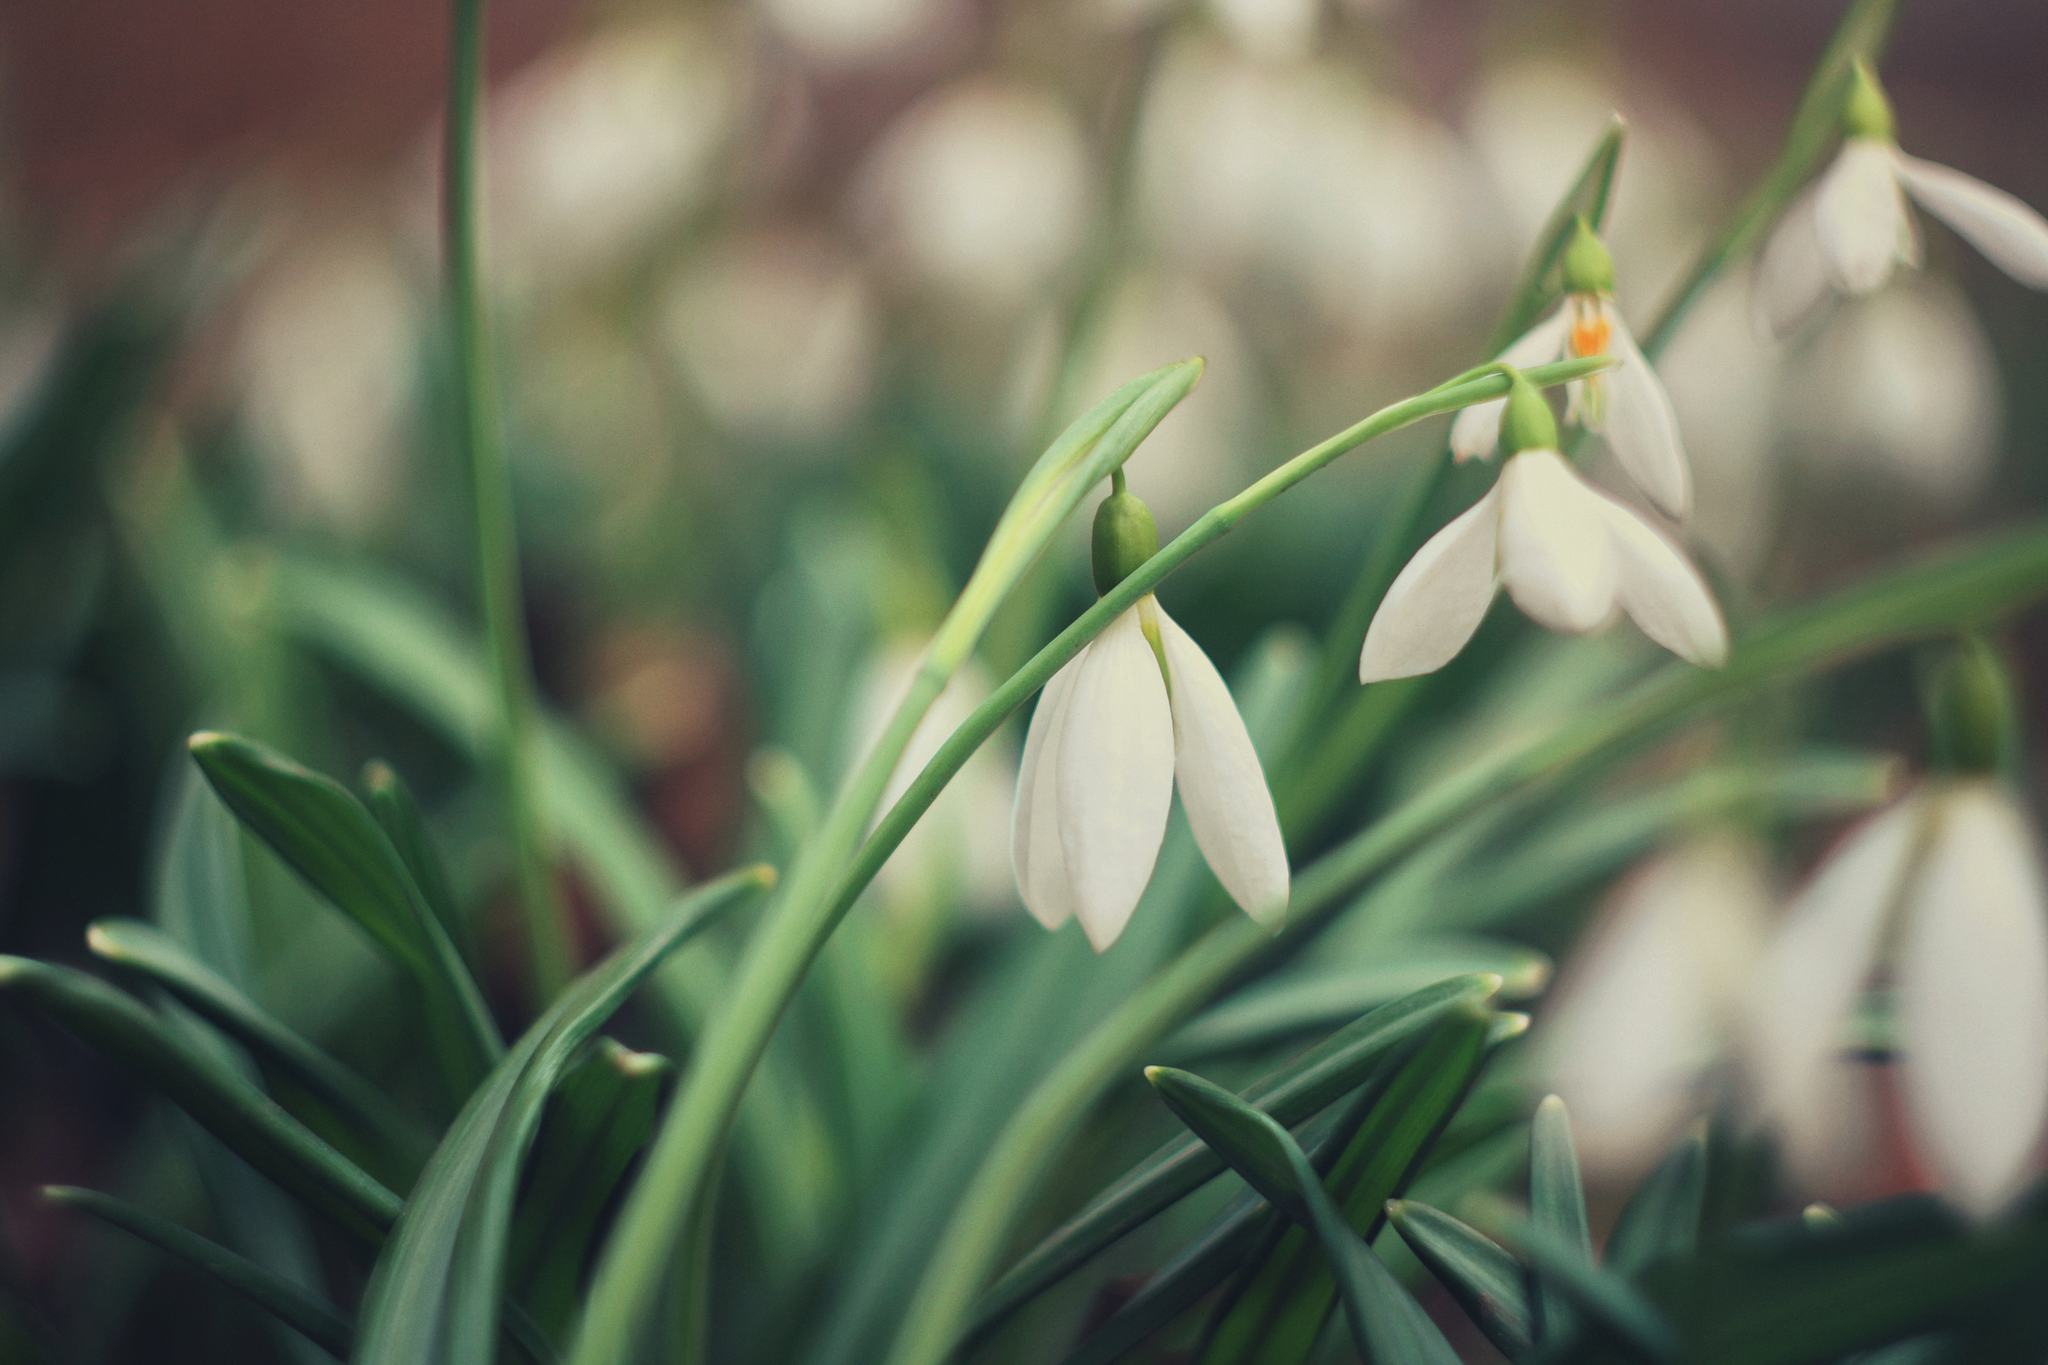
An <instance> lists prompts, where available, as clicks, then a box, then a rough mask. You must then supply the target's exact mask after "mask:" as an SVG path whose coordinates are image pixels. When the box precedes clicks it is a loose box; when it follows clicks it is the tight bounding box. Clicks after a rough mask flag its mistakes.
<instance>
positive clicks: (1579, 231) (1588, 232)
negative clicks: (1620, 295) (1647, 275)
mask: <svg viewBox="0 0 2048 1365" xmlns="http://www.w3.org/2000/svg"><path fill="white" fill-rule="evenodd" d="M1564 287H1565V292H1566V293H1570V294H1612V293H1613V292H1614V257H1613V256H1612V255H1610V254H1609V253H1608V250H1607V243H1605V242H1603V241H1601V240H1600V234H1598V233H1597V232H1595V231H1593V225H1592V224H1591V223H1589V222H1587V221H1586V219H1585V215H1583V214H1581V215H1580V216H1579V218H1578V221H1577V222H1576V223H1575V224H1574V225H1573V227H1572V240H1571V242H1570V243H1569V244H1568V245H1566V247H1565V249H1564Z"/></svg>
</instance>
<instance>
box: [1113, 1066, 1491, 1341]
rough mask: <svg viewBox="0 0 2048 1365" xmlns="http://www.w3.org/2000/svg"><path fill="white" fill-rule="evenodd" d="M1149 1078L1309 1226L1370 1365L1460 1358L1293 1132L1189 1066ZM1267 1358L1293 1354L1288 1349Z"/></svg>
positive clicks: (1262, 1189) (1240, 1169)
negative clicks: (1355, 1225)
mask: <svg viewBox="0 0 2048 1365" xmlns="http://www.w3.org/2000/svg"><path fill="white" fill-rule="evenodd" d="M1145 1078H1146V1079H1147V1080H1149V1081H1151V1082H1152V1085H1153V1088H1154V1089H1156V1090H1158V1092H1159V1096H1160V1098H1161V1099H1163V1100H1165V1101H1166V1103H1167V1105H1168V1107H1169V1108H1171V1109H1172V1110H1173V1112H1174V1113H1175V1115H1176V1116H1178V1117H1179V1118H1180V1120H1181V1121H1182V1122H1183V1123H1185V1124H1187V1125H1188V1127H1189V1129H1190V1130H1191V1131H1192V1132H1193V1133H1194V1134H1195V1135H1196V1136H1197V1137H1199V1138H1201V1139H1202V1141H1204V1142H1206V1143H1208V1144H1209V1145H1210V1146H1211V1147H1212V1148H1214V1149H1215V1151H1216V1153H1217V1155H1219V1156H1221V1157H1222V1158H1223V1159H1224V1160H1225V1161H1227V1162H1229V1163H1230V1166H1231V1168H1232V1169H1233V1170H1235V1171H1236V1172H1237V1173H1238V1174H1239V1175H1241V1176H1243V1177H1244V1178H1245V1181H1246V1183H1248V1184H1250V1185H1251V1187H1252V1188H1253V1189H1255V1190H1257V1191H1258V1192H1259V1193H1260V1194H1262V1195H1264V1196H1265V1198H1266V1200H1267V1202H1269V1203H1270V1204H1272V1205H1273V1206H1274V1207H1275V1208H1278V1209H1280V1210H1281V1211H1283V1212H1284V1213H1286V1214H1287V1216H1288V1217H1289V1218H1292V1219H1293V1220H1294V1221H1295V1222H1297V1223H1299V1224H1302V1225H1303V1226H1304V1227H1306V1228H1308V1229H1309V1230H1310V1231H1311V1232H1312V1233H1313V1234H1314V1236H1315V1239H1316V1241H1317V1242H1318V1243H1319V1244H1320V1246H1321V1247H1322V1250H1323V1254H1324V1256H1325V1257H1326V1258H1327V1260H1328V1263H1329V1267H1330V1271H1331V1273H1332V1275H1333V1277H1334V1278H1335V1280H1336V1283H1337V1285H1338V1289H1339V1295H1340V1297H1341V1298H1342V1299H1343V1302H1344V1310H1345V1316H1346V1317H1347V1318H1348V1319H1349V1321H1350V1323H1351V1330H1352V1337H1353V1340H1354V1341H1355V1343H1356V1344H1357V1346H1358V1349H1359V1352H1360V1353H1361V1354H1362V1355H1363V1356H1364V1357H1365V1359H1366V1360H1367V1361H1369V1362H1372V1365H1457V1362H1458V1355H1457V1352H1455V1351H1453V1350H1452V1349H1451V1347H1450V1344H1449V1343H1448V1342H1446V1341H1445V1340H1444V1338H1443V1334H1442V1333H1441V1332H1439V1331H1438V1330H1437V1328H1436V1325H1435V1324H1434V1323H1432V1322H1431V1321H1430V1320H1429V1315H1428V1314H1426V1313H1424V1312H1423V1311H1422V1309H1421V1307H1420V1306H1419V1305H1417V1304H1416V1302H1415V1301H1414V1300H1413V1299H1412V1298H1410V1297H1409V1296H1408V1295H1407V1293H1406V1292H1405V1291H1403V1290H1402V1288H1401V1287H1400V1285H1398V1284H1396V1283H1395V1281H1394V1277H1393V1276H1392V1275H1391V1274H1389V1273H1388V1272H1387V1268H1386V1267H1385V1266H1383V1265H1381V1264H1380V1262H1379V1258H1378V1257H1376V1256H1374V1255H1373V1254H1372V1249H1371V1248H1370V1247H1368V1246H1367V1245H1366V1244H1365V1240H1364V1239H1363V1238H1361V1237H1360V1236H1359V1235H1358V1234H1357V1233H1356V1232H1354V1231H1352V1229H1351V1225H1350V1224H1348V1223H1346V1222H1345V1221H1344V1215H1343V1214H1342V1213H1340V1212H1339V1211H1338V1210H1337V1207H1336V1205H1335V1204H1334V1203H1332V1202H1331V1200H1330V1196H1329V1194H1328V1192H1327V1191H1326V1190H1325V1189H1324V1188H1323V1181H1322V1178H1321V1177H1320V1176H1318V1175H1317V1173H1316V1170H1315V1167H1314V1165H1313V1164H1312V1163H1311V1162H1310V1161H1309V1158H1308V1155H1307V1154H1306V1153H1305V1152H1303V1151H1302V1149H1301V1146H1300V1144H1298V1143H1296V1142H1295V1140H1294V1137H1293V1135H1292V1134H1290V1133H1289V1132H1288V1131H1287V1130H1286V1129H1285V1128H1282V1127H1281V1126H1280V1125H1279V1124H1278V1123H1275V1122H1274V1121H1273V1119H1272V1117H1271V1116H1270V1115H1268V1114H1266V1113H1265V1112H1264V1111H1262V1110H1259V1109H1255V1108H1253V1107H1252V1106H1250V1105H1248V1104H1246V1103H1245V1102H1244V1101H1242V1100H1240V1099H1238V1097H1237V1096H1235V1095H1233V1094H1231V1093H1230V1092H1229V1091H1228V1090H1225V1089H1224V1088H1223V1087H1221V1086H1219V1085H1215V1084H1213V1083H1211V1082H1209V1081H1206V1080H1203V1079H1202V1078H1201V1077H1199V1076H1194V1075H1190V1074H1189V1073H1187V1072H1185V1071H1175V1070H1173V1069H1171V1068H1168V1067H1150V1068H1147V1069H1146V1072H1145ZM1281 1350H1282V1354H1281V1355H1278V1356H1273V1357H1268V1358H1292V1357H1291V1356H1288V1355H1286V1354H1285V1348H1284V1347H1283V1348H1281Z"/></svg>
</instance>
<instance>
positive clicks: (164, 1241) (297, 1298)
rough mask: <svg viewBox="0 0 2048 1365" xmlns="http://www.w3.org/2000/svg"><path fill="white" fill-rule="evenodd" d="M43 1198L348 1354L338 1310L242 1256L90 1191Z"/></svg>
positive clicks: (58, 1189)
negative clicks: (141, 1243)
mask: <svg viewBox="0 0 2048 1365" xmlns="http://www.w3.org/2000/svg"><path fill="white" fill-rule="evenodd" d="M43 1197H44V1198H45V1199H47V1200H49V1201H50V1202H51V1203H53V1204H58V1205H61V1206H63V1207H65V1208H72V1209H77V1210H79V1211H80V1212H81V1213H88V1214H91V1215H92V1216H93V1217H95V1218H98V1219H99V1220H100V1221H102V1222H104V1223H107V1224H109V1225H111V1226H113V1227H117V1228H120V1229H121V1230H122V1231H123V1232H127V1233H130V1234H132V1235H134V1236H136V1237H140V1238H141V1239H142V1240H143V1241H145V1242H149V1243H152V1244H154V1245H155V1246H157V1247H158V1248H160V1249H161V1250H163V1251H164V1252H166V1253H167V1254H169V1255H170V1256H171V1257H173V1258H174V1259H176V1260H179V1261H183V1262H184V1263H185V1264H186V1265H189V1266H191V1267H193V1268H194V1269H196V1270H198V1271H200V1272H202V1273H203V1274H206V1275H208V1276H211V1277H212V1278H213V1279H216V1280H218V1281H220V1283H222V1284H223V1285H225V1286H227V1287H228V1288H229V1289H232V1290H233V1291H234V1292H235V1293H237V1294H239V1295H241V1296H242V1297H243V1298H244V1299H247V1300H248V1301H249V1302H250V1303H253V1304H255V1305H256V1306H257V1307H258V1308H261V1309H262V1310H263V1311H264V1312H266V1313H269V1314H270V1315H271V1316H272V1317H274V1318H276V1319H277V1320H278V1321H279V1322H282V1323H284V1324H285V1325H286V1326H288V1327H290V1328H291V1329H292V1330H293V1331H295V1332H298V1333H300V1334H301V1335H303V1336H304V1337H305V1338H306V1339H307V1340H308V1341H310V1342H312V1343H313V1344H314V1345H316V1346H318V1347H320V1348H321V1349H323V1350H325V1351H327V1352H329V1353H330V1354H332V1355H335V1356H338V1357H339V1356H346V1355H347V1354H348V1348H349V1341H350V1339H351V1338H352V1336H353V1333H352V1331H351V1330H350V1327H349V1321H348V1319H347V1318H345V1317H343V1316H342V1314H341V1312H340V1310H339V1309H337V1308H335V1306H334V1305H333V1304H331V1303H328V1302H327V1301H326V1300H324V1299H321V1298H318V1297H316V1296H315V1295H313V1294H311V1293H309V1292H308V1291H306V1290H304V1289H302V1288H300V1287H299V1286H298V1285H295V1284H293V1283H292V1282H291V1281H289V1280H287V1279H284V1278H282V1277H281V1276H279V1275H277V1274H275V1273H274V1272H272V1271H270V1270H269V1269H267V1268H265V1267H263V1266H261V1265H258V1264H257V1263H256V1262H254V1261H252V1260H250V1259H249V1258H248V1257H246V1256H241V1255H238V1254H237V1253H235V1252H232V1251H230V1250H228V1249H227V1248H226V1247H224V1246H222V1245H220V1244H219V1243H218V1242H214V1241H211V1240H209V1239H207V1238H205V1237H202V1236H200V1235H199V1234H198V1233H196V1232H194V1231H192V1230H191V1229H190V1228H187V1227H184V1226H183V1225H181V1224H178V1223H174V1222H172V1221H171V1220H170V1219H168V1218H165V1217H162V1216H161V1215H158V1214H154V1213H151V1212H149V1211H148V1210H147V1209H141V1208H137V1207H136V1206H135V1205H133V1204H130V1203H128V1202H126V1201H125V1200H120V1199H116V1198H114V1197H113V1196H112V1195H106V1194H101V1193H99V1192H98V1191H96V1190H82V1189H78V1188H76V1187H74V1186H70V1185H46V1186H44V1187H43Z"/></svg>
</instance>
